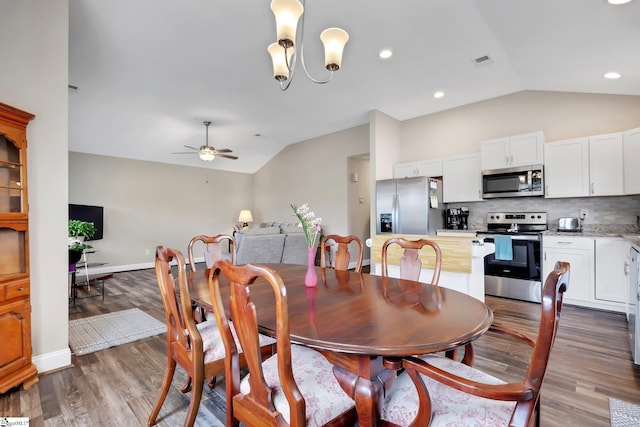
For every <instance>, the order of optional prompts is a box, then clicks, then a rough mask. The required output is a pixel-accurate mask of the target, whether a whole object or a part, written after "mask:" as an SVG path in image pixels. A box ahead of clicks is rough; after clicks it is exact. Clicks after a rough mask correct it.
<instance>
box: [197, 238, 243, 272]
mask: <svg viewBox="0 0 640 427" xmlns="http://www.w3.org/2000/svg"><path fill="white" fill-rule="evenodd" d="M197 242H202V243H204V245H205V246H204V262H205V264H206V266H207V268H211V267H213V266H214V264H215V263H216V261H218V260H221V259H224V256H223V255H222V245H223V244H227V245H229V252H231V263H233V264H235V263H236V239H234V238H233V237H232V236H229V235H227V234H216V235H215V236H205V235H200V236H195V237H194V238H193V239H191V241H190V242H189V249H188V256H189V266H190V267H191V271H196V263H195V261H194V256H193V248H194V245H195V244H196V243H197Z"/></svg>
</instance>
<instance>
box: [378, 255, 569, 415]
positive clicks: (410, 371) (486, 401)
mask: <svg viewBox="0 0 640 427" xmlns="http://www.w3.org/2000/svg"><path fill="white" fill-rule="evenodd" d="M569 270H570V266H569V263H566V262H558V263H556V265H555V269H554V270H553V271H552V272H551V273H549V275H548V276H547V279H546V281H545V285H544V289H543V295H542V303H541V312H542V313H541V317H540V324H539V328H538V335H537V337H536V338H532V337H530V336H529V335H527V334H525V333H522V332H519V331H517V330H515V329H512V328H509V327H506V326H500V325H493V326H491V328H490V329H489V330H490V331H493V332H496V333H497V334H499V335H503V336H506V337H511V338H512V339H514V340H516V341H519V342H521V343H524V344H526V345H528V346H530V347H532V352H531V357H530V360H529V366H528V369H527V372H526V374H525V375H524V379H523V380H522V381H521V382H512V383H505V382H504V381H502V380H500V379H498V378H496V377H494V376H491V375H489V374H487V373H485V372H482V371H480V370H478V369H475V368H473V367H470V366H467V365H465V364H464V363H461V362H456V361H454V360H451V359H448V358H444V357H439V356H434V355H428V356H422V357H419V358H418V357H407V358H404V359H402V360H401V363H400V362H399V361H398V360H392V359H390V360H387V361H386V363H385V366H386V367H387V368H390V369H398V368H403V369H404V372H402V373H401V374H400V375H399V376H398V377H397V379H396V381H395V383H394V384H393V387H391V390H390V391H389V392H388V393H387V395H386V396H385V402H384V406H383V409H382V418H383V419H384V420H385V424H384V425H387V426H427V425H429V426H432V427H435V426H449V425H455V426H472V425H473V426H475V425H483V426H528V425H529V424H530V422H531V421H534V422H535V425H536V426H539V425H540V387H541V385H542V382H543V379H544V375H545V372H546V370H547V364H548V362H549V356H550V353H551V349H552V348H553V343H554V341H555V338H556V334H557V331H558V324H559V320H560V313H561V311H562V299H563V294H564V292H565V291H566V290H567V289H568V287H569V275H570V274H569ZM489 338H490V337H483V338H482V339H489Z"/></svg>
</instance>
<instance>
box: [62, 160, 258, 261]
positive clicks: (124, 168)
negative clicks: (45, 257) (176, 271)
mask: <svg viewBox="0 0 640 427" xmlns="http://www.w3.org/2000/svg"><path fill="white" fill-rule="evenodd" d="M252 185H253V175H250V174H244V173H236V172H225V171H219V170H213V169H208V168H196V167H188V166H178V165H170V164H163V163H154V162H146V161H140V160H130V159H121V158H116V157H106V156H97V155H92V154H82V153H69V203H76V204H84V205H97V206H103V207H104V236H103V239H102V240H95V241H92V242H91V245H92V246H93V247H94V249H96V253H95V254H92V255H90V262H94V263H107V264H106V265H105V266H103V267H102V268H100V269H96V271H123V270H128V269H135V268H150V267H153V262H154V256H155V247H156V246H157V245H163V246H165V247H172V248H175V249H178V250H180V251H182V252H183V254H184V255H185V257H186V256H187V245H188V244H189V241H190V240H191V238H192V237H193V236H196V235H199V234H206V235H214V234H219V233H229V234H231V233H232V231H233V226H234V225H235V223H236V222H237V220H238V214H239V213H240V210H241V209H251V208H252V203H253V187H252Z"/></svg>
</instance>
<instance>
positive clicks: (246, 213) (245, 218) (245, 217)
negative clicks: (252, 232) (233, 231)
mask: <svg viewBox="0 0 640 427" xmlns="http://www.w3.org/2000/svg"><path fill="white" fill-rule="evenodd" d="M238 222H253V216H252V215H251V211H250V210H242V211H240V215H238Z"/></svg>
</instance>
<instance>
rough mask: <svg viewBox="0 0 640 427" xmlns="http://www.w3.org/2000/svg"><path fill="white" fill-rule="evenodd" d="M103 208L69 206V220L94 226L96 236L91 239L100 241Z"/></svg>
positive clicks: (102, 227)
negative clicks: (89, 223) (90, 223)
mask: <svg viewBox="0 0 640 427" xmlns="http://www.w3.org/2000/svg"><path fill="white" fill-rule="evenodd" d="M103 218H104V208H103V207H102V206H89V205H73V204H69V219H77V220H80V221H86V222H92V223H93V225H95V226H96V234H95V235H94V236H93V237H92V238H91V239H86V240H100V239H102V232H103V230H104V226H103Z"/></svg>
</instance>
